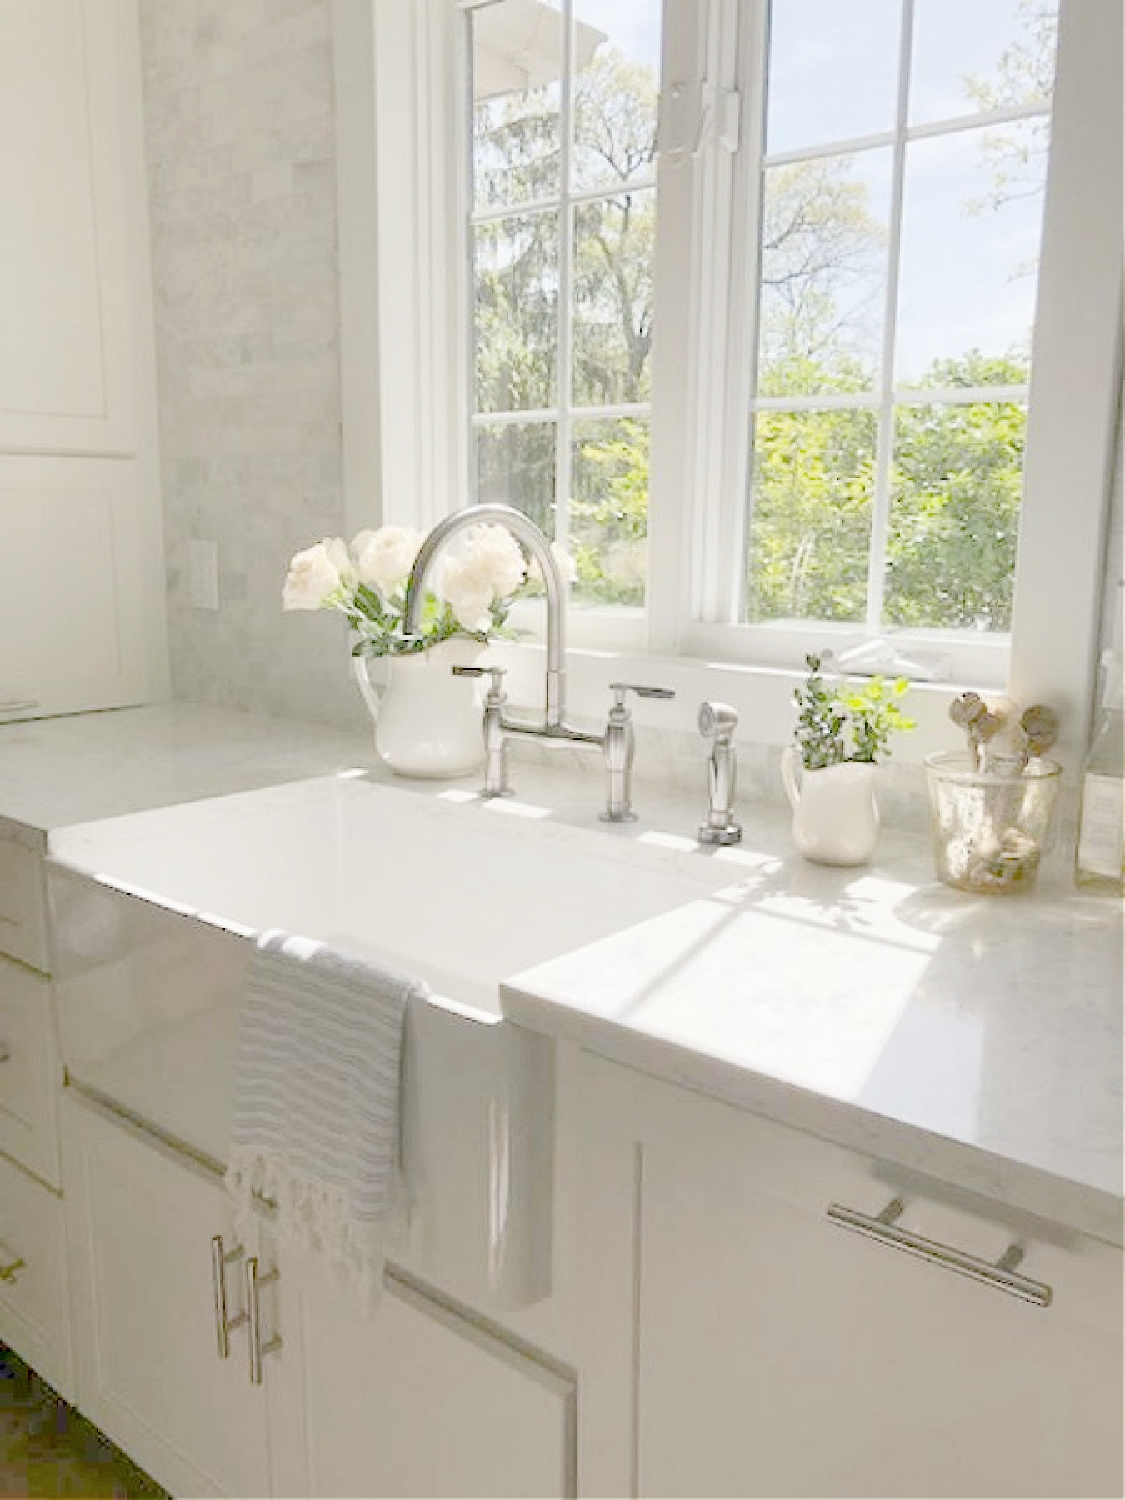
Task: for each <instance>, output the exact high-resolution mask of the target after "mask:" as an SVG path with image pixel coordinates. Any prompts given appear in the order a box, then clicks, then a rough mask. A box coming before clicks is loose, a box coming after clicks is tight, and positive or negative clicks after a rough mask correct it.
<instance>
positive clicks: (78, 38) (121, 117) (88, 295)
mask: <svg viewBox="0 0 1125 1500" xmlns="http://www.w3.org/2000/svg"><path fill="white" fill-rule="evenodd" d="M128 35H129V32H128V9H127V7H126V6H125V5H123V4H122V3H121V0H97V3H96V4H91V3H87V0H35V3H34V4H23V3H18V0H17V3H11V0H7V3H4V4H0V202H2V203H3V204H4V227H3V232H2V233H0V328H2V329H3V330H4V335H3V337H2V338H0V448H8V449H9V450H22V451H25V452H26V451H44V450H54V451H76V450H78V451H85V452H130V451H134V449H135V441H134V435H133V430H132V429H133V421H132V413H131V411H130V402H131V391H130V384H131V379H132V374H131V353H130V341H131V329H130V321H129V319H130V311H129V300H128V287H129V267H128V251H127V224H126V218H125V202H126V198H125V195H124V191H123V188H124V173H125V171H126V159H127V158H126V155H125V152H124V136H123V130H124V129H125V128H127V121H126V116H125V110H126V108H127V106H128V105H129V104H132V105H133V106H134V107H135V104H136V99H135V95H136V80H135V79H131V78H128V77H127V75H126V68H127V65H128V59H129V58H130V56H131V54H130V53H129V50H128V48H127V46H126V38H127V37H128ZM127 83H128V84H129V85H130V87H126V84H127ZM131 123H132V128H133V130H134V131H136V130H138V129H139V123H138V121H137V120H136V119H134V120H133V121H132V122H131Z"/></svg>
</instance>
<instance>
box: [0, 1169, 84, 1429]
mask: <svg viewBox="0 0 1125 1500" xmlns="http://www.w3.org/2000/svg"><path fill="white" fill-rule="evenodd" d="M65 1245H66V1242H65V1238H64V1230H63V1206H62V1201H61V1200H60V1199H59V1197H58V1195H57V1194H55V1193H53V1192H52V1191H51V1190H50V1189H49V1188H46V1187H44V1186H43V1185H42V1184H41V1183H39V1182H36V1181H35V1180H34V1179H33V1178H31V1177H29V1176H28V1175H27V1174H26V1173H25V1172H22V1171H21V1170H20V1169H19V1167H15V1166H13V1165H12V1164H11V1162H9V1161H5V1160H4V1158H3V1157H0V1342H3V1343H5V1344H8V1345H9V1346H10V1347H11V1348H13V1349H14V1350H15V1351H16V1353H17V1354H18V1355H19V1356H20V1357H21V1358H22V1359H24V1360H26V1361H27V1363H28V1364H29V1365H31V1366H32V1367H33V1368H34V1369H36V1370H38V1372H39V1373H40V1375H42V1376H43V1378H44V1380H46V1381H48V1382H49V1383H50V1384H51V1385H52V1386H54V1388H55V1390H57V1391H58V1392H59V1394H60V1395H62V1396H65V1397H66V1399H67V1400H68V1401H70V1400H73V1399H74V1389H73V1382H72V1371H71V1363H70V1328H69V1322H68V1316H67V1315H68V1312H69V1302H68V1299H67V1289H66V1248H65Z"/></svg>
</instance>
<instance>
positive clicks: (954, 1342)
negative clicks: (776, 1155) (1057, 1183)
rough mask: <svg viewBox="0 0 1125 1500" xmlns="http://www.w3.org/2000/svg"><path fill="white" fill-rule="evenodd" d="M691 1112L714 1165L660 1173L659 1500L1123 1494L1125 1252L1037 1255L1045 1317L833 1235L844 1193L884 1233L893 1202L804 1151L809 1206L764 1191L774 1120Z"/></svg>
mask: <svg viewBox="0 0 1125 1500" xmlns="http://www.w3.org/2000/svg"><path fill="white" fill-rule="evenodd" d="M691 1103H693V1109H694V1110H696V1112H703V1113H705V1115H708V1116H709V1118H711V1125H712V1139H711V1151H709V1155H708V1158H706V1160H700V1157H699V1152H697V1149H690V1148H685V1146H684V1143H682V1137H681V1136H679V1134H678V1133H676V1131H675V1130H670V1131H667V1133H666V1134H664V1133H658V1131H657V1133H655V1134H654V1136H652V1137H651V1140H649V1142H648V1143H646V1148H645V1163H643V1209H642V1223H640V1236H642V1245H640V1265H642V1268H643V1271H642V1310H640V1397H639V1404H640V1442H639V1454H640V1490H642V1494H715V1496H718V1494H739V1496H745V1494H768V1496H783V1494H832V1496H877V1494H894V1496H909V1494H922V1496H938V1494H989V1496H1037V1494H1040V1496H1043V1494H1046V1496H1056V1494H1068V1496H1080V1494H1115V1493H1119V1491H1121V1481H1122V1472H1121V1439H1122V1404H1121V1403H1122V1367H1121V1356H1122V1343H1121V1314H1122V1299H1121V1256H1119V1253H1116V1251H1113V1250H1112V1248H1109V1247H1097V1245H1094V1244H1091V1242H1085V1245H1082V1247H1077V1245H1076V1247H1071V1248H1068V1250H1059V1248H1058V1247H1055V1245H1052V1244H1050V1242H1047V1244H1037V1242H1035V1239H1034V1236H1028V1256H1026V1262H1025V1266H1022V1269H1025V1271H1026V1274H1028V1275H1029V1277H1032V1278H1035V1280H1040V1278H1041V1280H1044V1281H1047V1283H1049V1284H1050V1283H1055V1293H1056V1295H1055V1302H1053V1305H1052V1307H1049V1308H1038V1307H1032V1305H1029V1304H1026V1302H1023V1301H1019V1299H1016V1298H1013V1296H1010V1295H1007V1293H1002V1292H999V1290H996V1289H993V1287H989V1286H984V1284H978V1283H975V1281H971V1280H968V1278H966V1277H962V1275H957V1274H954V1272H951V1271H948V1269H945V1268H942V1266H938V1265H933V1263H927V1262H924V1260H919V1259H915V1257H912V1256H907V1254H904V1253H901V1251H900V1250H894V1248H889V1247H886V1245H879V1244H876V1242H871V1241H870V1239H865V1238H862V1236H858V1235H853V1233H849V1232H846V1230H841V1229H838V1227H837V1226H834V1224H832V1223H831V1221H829V1220H828V1218H826V1217H825V1209H826V1206H828V1202H829V1200H831V1197H832V1196H834V1194H832V1193H826V1191H825V1187H826V1185H828V1182H832V1184H834V1185H835V1196H838V1197H840V1199H841V1200H843V1202H844V1203H849V1205H852V1206H856V1208H859V1211H861V1212H864V1214H870V1215H874V1214H877V1212H879V1211H880V1209H882V1208H883V1206H885V1205H886V1202H888V1200H891V1197H894V1193H892V1191H891V1188H888V1187H886V1185H885V1184H882V1182H879V1181H877V1179H876V1178H873V1173H871V1170H870V1164H862V1163H859V1160H858V1158H852V1157H850V1155H849V1154H846V1152H841V1151H837V1149H835V1148H831V1146H826V1145H822V1143H804V1142H801V1139H799V1137H796V1136H795V1133H793V1140H795V1142H799V1148H798V1149H795V1152H793V1154H792V1157H790V1161H789V1166H790V1187H786V1185H784V1184H778V1182H768V1181H766V1182H763V1181H762V1176H760V1175H759V1173H756V1172H754V1167H753V1140H751V1137H753V1136H754V1134H757V1133H759V1131H757V1130H756V1122H754V1121H751V1119H745V1121H742V1119H738V1118H736V1116H735V1115H733V1113H732V1112H726V1110H723V1109H721V1107H711V1106H705V1104H702V1103H697V1101H691ZM781 1134H784V1133H781ZM724 1136H726V1142H724ZM739 1136H741V1137H742V1139H741V1140H739ZM696 1140H697V1133H696ZM724 1145H726V1149H723V1148H724ZM808 1145H811V1151H813V1152H814V1154H816V1157H817V1158H819V1161H817V1164H816V1169H817V1170H816V1172H814V1173H807V1175H805V1173H802V1172H801V1170H799V1169H801V1164H802V1158H804V1155H805V1154H807V1151H808ZM778 1149H780V1155H781V1161H783V1163H784V1157H786V1149H784V1143H780V1148H778ZM747 1163H750V1166H748V1167H747ZM903 1196H904V1197H907V1211H906V1214H904V1217H903V1224H904V1227H910V1229H913V1230H916V1232H918V1233H921V1235H926V1236H927V1238H932V1239H935V1241H938V1242H941V1244H948V1245H953V1247H957V1248H962V1250H966V1251H968V1253H971V1254H974V1256H980V1259H983V1260H986V1262H993V1263H995V1262H996V1260H998V1259H999V1257H1001V1256H1002V1254H1004V1251H1005V1250H1007V1247H1008V1244H1011V1242H1013V1238H1014V1236H1013V1232H1011V1230H1010V1229H1007V1227H1005V1226H1004V1224H1002V1223H990V1221H989V1220H981V1218H980V1217H975V1215H972V1214H968V1212H962V1211H957V1209H954V1208H950V1206H945V1205H942V1203H935V1202H932V1200H927V1199H926V1196H918V1197H910V1196H906V1194H903ZM1091 1284H1094V1287H1095V1289H1098V1290H1100V1295H1094V1296H1092V1295H1091ZM1098 1316H1100V1319H1101V1320H1104V1322H1101V1325H1100V1320H1098ZM681 1424H682V1425H681Z"/></svg>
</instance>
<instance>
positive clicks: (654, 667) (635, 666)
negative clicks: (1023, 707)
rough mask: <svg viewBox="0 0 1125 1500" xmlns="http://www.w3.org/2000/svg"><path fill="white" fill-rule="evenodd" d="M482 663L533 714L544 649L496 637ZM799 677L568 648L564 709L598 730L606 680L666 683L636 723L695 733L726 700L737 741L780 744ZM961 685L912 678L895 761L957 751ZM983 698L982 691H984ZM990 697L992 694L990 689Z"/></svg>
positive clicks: (636, 712)
mask: <svg viewBox="0 0 1125 1500" xmlns="http://www.w3.org/2000/svg"><path fill="white" fill-rule="evenodd" d="M489 660H494V661H496V662H497V663H499V664H501V665H503V666H505V667H507V669H508V676H507V678H506V681H505V688H506V690H507V692H508V695H509V698H510V699H511V701H512V703H513V705H515V706H516V707H517V708H520V709H528V710H532V711H534V710H535V709H536V708H539V707H541V705H542V702H543V651H542V647H541V646H540V645H537V644H534V643H529V642H512V641H497V642H494V643H493V645H492V647H491V648H490V650H489ZM804 676H805V674H804V673H803V672H801V671H797V670H794V669H792V668H787V667H763V666H749V665H744V664H741V663H733V662H717V661H708V660H707V659H705V658H700V657H689V656H654V655H650V654H648V653H645V652H641V651H636V652H633V651H595V650H591V649H585V648H582V647H572V648H571V649H570V650H569V651H568V652H567V705H568V708H567V713H568V718H570V719H571V720H572V721H573V722H574V723H575V724H576V725H578V726H580V727H582V728H591V729H594V730H597V729H600V728H602V727H603V726H604V724H605V719H606V714H607V712H608V709H609V705H610V702H611V695H610V692H609V684H610V683H611V682H637V683H644V684H648V685H651V686H654V687H669V688H672V689H673V691H674V692H675V694H676V696H675V698H674V699H672V700H671V701H659V700H653V699H634V700H633V702H632V710H633V716H634V720H635V722H636V724H637V725H638V727H641V728H648V729H660V730H666V731H673V732H678V733H681V734H683V733H694V732H695V730H696V717H697V714H698V710H699V705H700V703H701V702H703V701H704V700H705V699H712V700H717V701H719V702H723V703H729V704H730V705H731V706H732V707H733V708H734V709H735V710H736V711H737V713H738V719H739V727H738V738H739V739H740V740H744V741H747V742H750V743H754V744H763V745H774V746H780V745H786V744H788V743H789V742H790V741H791V739H792V737H793V727H794V723H795V720H796V710H795V708H794V706H793V691H794V689H795V688H796V687H797V686H798V685H799V684H800V683H801V682H803V681H804ZM962 690H963V684H960V683H957V684H954V683H949V682H941V683H935V682H919V683H914V684H912V685H911V688H910V691H909V693H908V694H907V695H906V697H905V699H904V700H903V706H904V708H905V711H906V712H907V713H908V714H909V715H910V717H911V718H913V719H915V720H916V721H917V726H918V727H917V729H915V730H913V731H911V732H910V733H908V734H903V735H901V736H897V737H896V740H895V746H894V755H895V759H896V760H899V761H902V762H905V763H907V764H920V763H921V761H922V760H923V758H924V757H925V756H926V755H928V754H930V753H931V752H932V751H936V750H949V749H951V748H956V747H957V745H958V744H959V742H960V735H959V732H958V731H957V730H956V729H955V728H954V727H953V726H952V725H951V724H950V722H949V705H950V703H951V702H952V701H953V699H954V698H955V697H956V696H957V694H958V693H959V692H961V691H962ZM985 695H986V696H987V694H985ZM994 696H998V695H996V694H994Z"/></svg>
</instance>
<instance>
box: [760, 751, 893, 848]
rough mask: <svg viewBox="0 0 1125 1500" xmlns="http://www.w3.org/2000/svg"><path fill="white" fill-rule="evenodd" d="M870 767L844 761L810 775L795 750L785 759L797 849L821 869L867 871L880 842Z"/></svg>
mask: <svg viewBox="0 0 1125 1500" xmlns="http://www.w3.org/2000/svg"><path fill="white" fill-rule="evenodd" d="M877 769H878V767H877V766H875V765H874V764H873V763H872V762H871V761H859V760H845V761H841V762H840V763H839V764H838V765H835V766H822V767H821V768H820V769H819V770H816V771H806V770H805V769H804V767H803V766H802V764H801V756H800V751H799V750H797V748H796V747H795V746H793V745H790V746H789V747H788V748H787V749H786V750H785V751H784V752H783V754H782V757H781V779H782V781H783V783H784V785H785V795H786V796H787V797H788V798H789V805H790V807H791V808H792V809H793V843H794V844H795V845H796V847H797V849H798V850H799V851H800V852H801V853H802V854H803V855H804V856H805V858H806V859H811V860H814V861H815V862H816V863H817V864H821V865H862V864H864V863H865V862H866V861H867V860H868V859H870V857H871V854H872V851H873V850H874V848H875V844H876V841H877V839H878V837H879V809H878V807H877V806H876V805H875V772H876V770H877Z"/></svg>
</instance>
